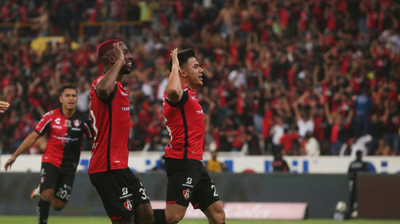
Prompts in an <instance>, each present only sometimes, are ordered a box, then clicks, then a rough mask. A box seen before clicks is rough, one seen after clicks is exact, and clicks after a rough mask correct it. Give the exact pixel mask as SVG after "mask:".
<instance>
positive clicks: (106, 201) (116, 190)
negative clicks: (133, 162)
mask: <svg viewBox="0 0 400 224" xmlns="http://www.w3.org/2000/svg"><path fill="white" fill-rule="evenodd" d="M89 177H90V181H91V182H92V184H93V186H94V187H95V188H96V190H97V192H98V193H99V195H100V198H101V200H102V201H103V205H104V208H105V210H106V212H107V215H108V217H110V219H111V220H127V219H129V218H131V217H132V215H134V213H135V208H136V207H137V206H138V205H141V204H147V203H150V200H149V197H148V196H147V193H146V189H145V188H144V187H143V184H142V182H140V180H139V178H137V177H136V176H135V174H134V173H133V172H132V171H131V170H130V169H129V168H127V169H122V170H110V171H107V172H101V173H92V174H89Z"/></svg>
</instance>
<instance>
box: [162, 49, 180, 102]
mask: <svg viewBox="0 0 400 224" xmlns="http://www.w3.org/2000/svg"><path fill="white" fill-rule="evenodd" d="M171 60H172V68H171V74H170V76H169V80H168V84H167V87H166V88H165V91H166V92H167V95H168V99H169V101H170V102H172V103H178V102H179V101H180V100H181V98H182V94H183V90H182V86H181V80H180V78H179V72H180V68H179V60H178V48H175V49H174V50H172V52H171Z"/></svg>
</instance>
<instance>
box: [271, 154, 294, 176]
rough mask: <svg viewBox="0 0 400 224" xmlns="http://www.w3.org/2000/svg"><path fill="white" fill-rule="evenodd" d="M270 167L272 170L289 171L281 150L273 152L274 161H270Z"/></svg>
mask: <svg viewBox="0 0 400 224" xmlns="http://www.w3.org/2000/svg"><path fill="white" fill-rule="evenodd" d="M272 167H273V168H274V172H284V173H286V172H290V169H289V166H288V164H287V162H286V161H285V160H283V159H282V151H279V152H277V153H276V154H275V156H274V161H272Z"/></svg>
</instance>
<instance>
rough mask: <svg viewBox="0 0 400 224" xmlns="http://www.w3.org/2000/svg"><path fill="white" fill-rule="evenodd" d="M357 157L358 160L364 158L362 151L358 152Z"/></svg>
mask: <svg viewBox="0 0 400 224" xmlns="http://www.w3.org/2000/svg"><path fill="white" fill-rule="evenodd" d="M356 157H357V159H361V157H362V152H361V150H358V151H357V152H356Z"/></svg>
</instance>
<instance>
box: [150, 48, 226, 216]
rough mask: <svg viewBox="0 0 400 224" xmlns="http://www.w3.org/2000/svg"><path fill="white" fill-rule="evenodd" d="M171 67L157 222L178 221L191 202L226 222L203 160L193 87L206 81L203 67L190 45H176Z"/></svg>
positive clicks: (202, 130)
mask: <svg viewBox="0 0 400 224" xmlns="http://www.w3.org/2000/svg"><path fill="white" fill-rule="evenodd" d="M169 68H170V71H171V75H170V77H169V80H168V84H167V87H166V89H165V93H164V99H163V107H164V117H165V125H166V128H167V130H168V132H169V134H170V137H171V142H170V143H169V144H168V145H167V146H165V155H164V157H165V170H166V172H167V176H168V185H167V207H166V208H165V209H163V210H160V209H156V210H154V217H155V223H156V224H165V223H168V224H169V223H178V222H179V221H180V220H182V218H183V217H184V216H185V213H186V209H187V207H188V205H189V202H191V203H192V205H193V207H194V208H195V209H200V210H201V211H202V212H203V213H204V214H205V215H206V216H207V218H208V222H209V223H210V224H222V223H225V212H224V210H223V209H222V203H221V201H220V199H219V197H218V193H217V189H216V187H215V185H214V183H213V180H212V179H211V177H210V176H209V175H208V173H207V171H206V169H205V168H204V166H203V163H202V162H201V160H202V159H203V140H204V135H205V123H204V114H203V109H202V108H201V106H200V104H199V101H198V100H197V97H196V93H195V91H194V89H196V88H198V87H201V86H202V85H203V81H202V80H203V79H202V78H201V77H202V72H203V69H202V68H201V67H200V64H199V62H198V61H197V59H196V57H195V53H194V51H193V50H191V49H186V50H183V51H180V52H178V49H174V50H173V51H172V53H171V61H170V64H169Z"/></svg>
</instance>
